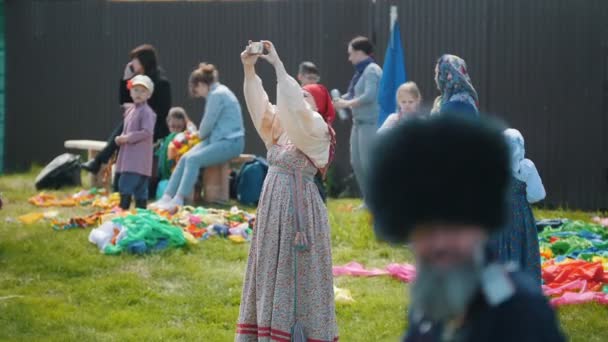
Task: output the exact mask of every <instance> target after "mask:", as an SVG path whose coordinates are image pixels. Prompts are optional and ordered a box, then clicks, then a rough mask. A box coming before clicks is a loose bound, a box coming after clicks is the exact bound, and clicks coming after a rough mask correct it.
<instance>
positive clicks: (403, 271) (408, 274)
mask: <svg viewBox="0 0 608 342" xmlns="http://www.w3.org/2000/svg"><path fill="white" fill-rule="evenodd" d="M333 274H334V277H337V276H342V275H349V276H356V277H374V276H379V275H390V276H392V277H393V278H396V279H399V280H401V281H403V282H406V283H409V282H411V281H412V280H414V278H415V277H416V267H414V265H410V264H390V265H388V266H386V269H385V270H381V269H378V268H373V269H369V270H368V269H366V268H365V266H363V265H361V264H359V263H357V262H354V261H353V262H349V263H348V264H346V265H344V266H334V267H333Z"/></svg>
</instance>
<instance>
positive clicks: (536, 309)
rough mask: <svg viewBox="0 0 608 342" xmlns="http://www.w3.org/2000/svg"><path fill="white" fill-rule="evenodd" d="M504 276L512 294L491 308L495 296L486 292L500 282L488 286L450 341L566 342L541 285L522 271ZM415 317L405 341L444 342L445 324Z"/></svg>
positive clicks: (473, 304) (412, 318)
mask: <svg viewBox="0 0 608 342" xmlns="http://www.w3.org/2000/svg"><path fill="white" fill-rule="evenodd" d="M505 275H506V279H507V283H509V284H510V285H509V286H513V287H512V288H513V289H514V291H513V293H512V294H511V295H509V296H508V298H505V299H504V300H500V302H499V303H494V304H493V305H492V304H490V303H489V302H488V300H487V298H489V297H488V296H492V294H489V295H488V294H486V292H493V291H494V290H491V288H492V287H493V286H496V285H497V283H496V282H495V281H494V282H492V284H486V285H487V286H485V288H486V289H490V290H486V291H485V292H484V290H480V291H479V293H478V295H477V296H476V299H475V300H474V301H473V303H472V304H471V305H470V307H469V311H468V313H467V315H466V318H465V322H464V324H463V325H462V326H461V327H460V329H458V330H457V332H456V333H455V334H454V338H453V339H448V341H454V342H464V341H466V342H469V341H470V342H478V341H479V342H483V341H492V342H502V341H504V342H513V341H516V342H561V341H565V339H564V336H563V335H562V334H561V331H560V329H559V326H558V323H557V321H556V319H555V314H554V312H553V310H552V309H551V307H550V306H549V303H548V302H547V300H546V299H545V297H544V296H543V294H542V292H541V290H540V287H539V286H538V284H535V283H534V281H532V279H531V278H529V277H528V276H527V275H526V274H523V273H521V272H514V273H511V272H505ZM498 286H499V285H498ZM499 287H500V286H499ZM482 288H483V286H482ZM498 292H500V290H499V291H498ZM414 317H415V313H414V314H411V315H410V327H409V329H408V334H407V336H406V337H405V338H404V342H427V341H428V342H434V341H437V342H439V341H444V340H442V339H441V336H442V334H443V333H444V331H443V326H442V324H430V322H429V321H425V319H424V318H421V319H418V320H416V319H415V318H414ZM412 321H414V322H412Z"/></svg>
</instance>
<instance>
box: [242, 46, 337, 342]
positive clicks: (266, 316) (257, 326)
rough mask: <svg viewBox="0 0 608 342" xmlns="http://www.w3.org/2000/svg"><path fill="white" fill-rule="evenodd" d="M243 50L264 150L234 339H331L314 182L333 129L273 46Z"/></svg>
mask: <svg viewBox="0 0 608 342" xmlns="http://www.w3.org/2000/svg"><path fill="white" fill-rule="evenodd" d="M263 44H264V50H265V52H266V53H263V54H252V53H250V51H252V50H251V49H249V47H248V48H247V49H246V50H245V51H244V52H243V53H242V54H241V60H242V62H243V67H244V71H245V81H244V93H245V101H246V103H247V109H248V110H249V113H250V115H251V118H252V120H253V123H254V126H255V128H256V130H257V131H258V133H259V135H260V137H261V138H262V140H263V141H264V143H265V145H266V147H267V148H268V158H267V159H268V162H269V164H270V168H269V170H268V175H267V177H266V180H265V181H264V188H263V190H262V194H261V196H260V202H259V206H258V211H257V219H256V226H255V229H254V236H253V239H252V243H251V248H250V251H249V260H248V263H247V271H246V275H245V284H244V286H243V294H242V299H241V307H240V314H239V319H238V324H237V330H236V341H271V340H272V341H302V342H304V341H319V342H320V341H336V340H337V339H338V337H337V335H338V330H337V325H336V316H335V304H334V293H333V276H332V260H331V239H330V231H329V223H328V219H327V208H326V207H325V205H324V204H323V201H322V200H321V196H320V195H319V192H318V190H317V188H316V186H315V183H314V176H315V173H316V172H317V170H321V171H324V170H325V169H326V168H327V166H328V165H329V163H330V161H331V159H332V156H333V146H334V142H335V139H334V134H333V130H332V129H331V127H330V126H329V125H328V124H327V123H326V122H325V121H324V120H323V117H322V116H321V115H320V114H319V113H317V112H316V105H315V102H314V100H313V98H312V97H311V96H309V95H305V92H304V91H303V89H302V88H300V86H299V85H298V82H296V80H294V79H293V78H292V77H291V76H289V75H288V74H287V72H286V71H285V67H284V66H283V63H282V62H281V60H280V58H279V56H278V54H277V52H276V50H275V48H274V46H273V44H272V43H271V42H268V41H264V42H263ZM258 58H262V59H265V60H266V61H268V62H269V63H270V64H272V65H273V67H274V69H275V72H276V77H277V103H276V105H272V104H271V103H270V102H269V100H268V95H267V94H266V92H265V91H264V88H263V85H262V80H261V79H260V78H259V77H258V76H257V75H256V71H255V64H256V62H257V60H258Z"/></svg>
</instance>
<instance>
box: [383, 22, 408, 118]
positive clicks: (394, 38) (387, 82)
mask: <svg viewBox="0 0 608 342" xmlns="http://www.w3.org/2000/svg"><path fill="white" fill-rule="evenodd" d="M382 69H383V70H382V79H381V80H380V89H379V91H378V104H380V115H379V116H378V127H380V126H382V124H383V123H384V120H386V118H387V117H388V116H389V115H390V114H392V113H395V112H396V111H397V110H396V109H397V99H396V97H395V96H396V94H397V88H399V86H400V85H401V84H403V83H405V80H406V79H407V75H406V73H405V56H404V55H403V47H402V46H401V32H400V29H399V23H398V22H395V25H394V26H393V29H392V31H391V39H390V41H389V43H388V46H387V47H386V54H385V55H384V66H383V67H382Z"/></svg>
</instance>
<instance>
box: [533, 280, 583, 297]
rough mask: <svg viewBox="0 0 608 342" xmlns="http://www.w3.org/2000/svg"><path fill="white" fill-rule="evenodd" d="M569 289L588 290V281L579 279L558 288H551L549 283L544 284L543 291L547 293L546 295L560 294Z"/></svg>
mask: <svg viewBox="0 0 608 342" xmlns="http://www.w3.org/2000/svg"><path fill="white" fill-rule="evenodd" d="M567 290H580V292H585V291H587V281H586V280H582V279H577V280H574V281H571V282H569V283H567V284H564V285H562V286H560V287H556V288H551V287H549V286H547V285H543V292H544V293H545V296H555V295H559V294H562V293H564V292H566V291H567Z"/></svg>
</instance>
